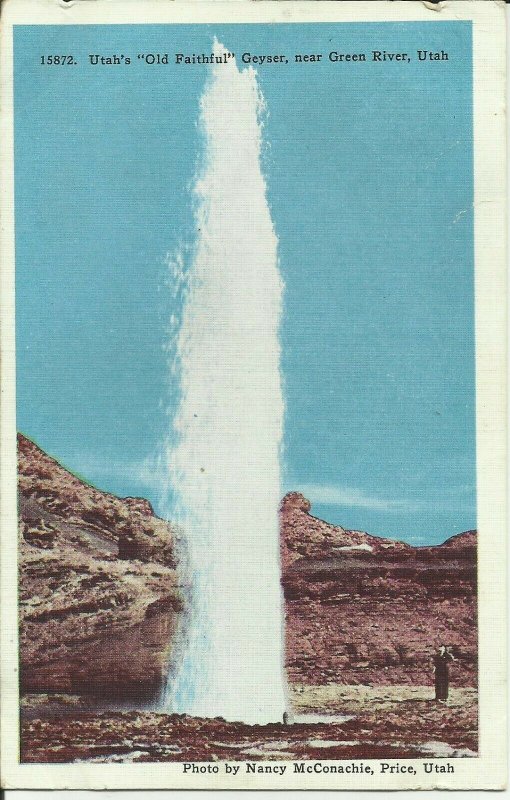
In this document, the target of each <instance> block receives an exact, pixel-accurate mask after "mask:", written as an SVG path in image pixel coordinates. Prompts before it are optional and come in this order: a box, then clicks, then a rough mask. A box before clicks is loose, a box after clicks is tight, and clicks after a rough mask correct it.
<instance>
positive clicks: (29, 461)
mask: <svg viewBox="0 0 510 800" xmlns="http://www.w3.org/2000/svg"><path fill="white" fill-rule="evenodd" d="M18 462H19V464H18V489H19V500H18V516H19V542H20V561H19V563H20V573H21V574H20V652H21V687H22V690H23V691H25V692H27V691H28V692H71V693H72V692H83V693H93V694H94V695H95V696H99V697H101V696H103V697H104V698H107V699H108V701H110V702H111V701H115V700H118V701H121V700H123V699H125V698H126V697H132V698H140V697H150V696H154V695H155V694H156V693H157V692H158V690H159V689H160V687H161V685H162V683H163V682H164V680H165V675H166V670H167V664H168V662H169V656H170V652H169V651H170V646H171V645H170V643H171V640H172V635H173V632H174V630H175V628H176V625H177V621H178V619H179V612H180V611H181V598H180V594H179V586H178V578H177V573H176V570H175V561H174V532H173V531H172V529H171V528H170V526H169V525H168V524H167V523H166V522H164V521H163V520H161V519H159V518H158V517H156V516H155V515H154V512H153V510H152V508H151V505H150V503H148V502H147V500H143V499H139V498H132V497H126V498H124V499H119V498H118V497H115V496H114V495H111V494H107V493H106V492H101V491H99V490H98V489H95V488H94V487H92V486H89V485H88V484H86V483H84V482H83V481H81V480H80V479H79V478H77V477H76V476H74V475H72V474H71V473H70V472H68V471H67V470H66V469H64V468H63V467H62V466H61V465H60V464H58V463H57V462H56V461H55V460H54V459H52V458H50V457H49V456H48V455H46V454H45V453H44V452H43V451H42V450H40V449H39V448H38V447H37V446H36V445H35V444H34V443H33V442H31V441H30V440H29V439H27V438H26V437H24V436H22V435H18Z"/></svg>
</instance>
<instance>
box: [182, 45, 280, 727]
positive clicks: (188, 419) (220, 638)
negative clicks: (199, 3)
mask: <svg viewBox="0 0 510 800" xmlns="http://www.w3.org/2000/svg"><path fill="white" fill-rule="evenodd" d="M214 52H215V54H216V55H222V54H224V53H226V52H227V51H226V50H225V49H224V48H223V46H222V45H220V44H218V43H217V42H215V45H214ZM226 60H227V63H221V64H214V65H213V66H212V67H211V74H210V76H209V81H208V83H207V85H206V88H205V91H204V93H203V96H202V99H201V117H200V118H201V126H202V129H203V132H204V140H205V161H204V168H203V171H202V174H201V176H200V178H199V179H197V181H196V184H195V195H196V200H197V211H196V227H197V241H196V246H195V250H194V256H193V261H192V265H191V267H190V271H189V275H188V286H187V292H186V298H185V302H184V307H183V310H182V317H181V325H180V330H179V333H178V336H177V354H178V359H179V374H180V390H181V396H180V405H179V408H178V411H177V414H176V417H175V419H174V428H175V435H176V437H177V444H176V445H175V446H174V447H173V448H171V450H170V452H169V457H168V470H169V475H170V479H171V481H172V483H173V489H174V492H175V495H176V497H177V512H176V514H177V518H178V520H179V522H180V524H181V527H182V529H183V531H184V534H185V536H186V540H187V551H188V559H189V572H190V575H189V578H190V584H191V587H192V592H191V603H190V616H189V619H188V621H187V625H186V639H185V641H184V645H183V654H182V659H181V660H180V663H179V665H178V668H177V673H176V674H174V676H173V677H172V679H171V683H170V684H169V687H168V695H169V697H170V705H171V708H172V709H173V710H175V711H180V712H187V713H191V714H195V715H199V716H208V717H213V716H222V717H224V718H226V719H231V720H242V721H245V722H248V723H265V722H270V721H276V720H280V719H281V718H282V714H283V711H284V709H285V682H284V676H283V618H282V596H281V587H280V561H279V534H278V505H279V501H280V497H281V490H280V446H281V437H282V427H283V411H284V408H283V398H282V386H281V376H280V343H279V322H280V313H281V296H282V282H281V278H280V274H279V270H278V257H277V237H276V235H275V231H274V228H273V224H272V221H271V216H270V212H269V207H268V203H267V199H266V186H265V182H264V177H263V175H262V171H261V164H260V157H261V140H262V137H261V121H260V114H261V112H262V111H263V100H262V96H261V93H260V90H259V87H258V84H257V76H256V73H255V71H254V70H253V69H252V68H249V69H244V70H240V69H238V67H237V65H236V63H235V60H234V59H233V58H227V59H226Z"/></svg>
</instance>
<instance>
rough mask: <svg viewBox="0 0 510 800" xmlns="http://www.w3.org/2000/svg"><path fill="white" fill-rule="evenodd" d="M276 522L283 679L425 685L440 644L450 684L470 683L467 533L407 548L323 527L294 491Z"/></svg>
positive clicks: (471, 554) (472, 628) (472, 567)
mask: <svg viewBox="0 0 510 800" xmlns="http://www.w3.org/2000/svg"><path fill="white" fill-rule="evenodd" d="M280 518H281V548H282V562H283V578H282V580H283V587H284V594H285V600H286V636H287V642H286V647H287V672H288V675H289V678H290V680H291V682H293V683H296V684H327V683H343V684H373V685H377V684H411V683H414V684H418V685H426V684H430V682H431V680H432V667H431V659H432V656H433V653H434V650H435V649H436V648H437V647H438V646H439V645H441V644H447V645H451V646H452V651H453V653H454V655H455V657H456V659H457V661H456V663H455V665H454V666H453V667H452V669H451V681H452V683H453V684H454V685H455V684H456V685H459V686H475V685H476V680H477V672H476V662H477V658H476V652H477V627H476V531H467V532H465V533H460V534H458V535H456V536H453V537H451V538H450V539H448V540H447V541H446V542H444V544H442V545H438V546H434V547H412V546H410V545H408V544H405V543H404V542H397V541H393V540H390V539H384V538H381V537H377V536H370V535H369V534H367V533H363V532H361V531H350V530H345V529H344V528H341V527H338V526H334V525H329V524H328V523H326V522H324V521H323V520H320V519H317V518H316V517H313V516H312V515H311V514H310V503H309V502H308V500H306V498H304V497H303V496H302V495H300V494H298V493H296V492H291V493H289V494H288V495H286V497H285V498H284V499H283V501H282V505H281V510H280Z"/></svg>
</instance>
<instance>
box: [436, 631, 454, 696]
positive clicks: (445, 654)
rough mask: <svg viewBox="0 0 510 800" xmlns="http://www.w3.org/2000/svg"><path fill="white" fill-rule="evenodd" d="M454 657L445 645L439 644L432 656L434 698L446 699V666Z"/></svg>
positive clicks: (447, 680)
mask: <svg viewBox="0 0 510 800" xmlns="http://www.w3.org/2000/svg"><path fill="white" fill-rule="evenodd" d="M454 660H455V659H454V657H453V656H452V654H451V653H450V651H449V650H448V648H447V647H445V645H444V644H443V645H441V647H440V648H439V650H438V651H437V653H436V655H435V656H434V682H435V686H436V700H440V701H443V702H444V701H446V700H448V683H449V675H448V667H449V663H450V661H454Z"/></svg>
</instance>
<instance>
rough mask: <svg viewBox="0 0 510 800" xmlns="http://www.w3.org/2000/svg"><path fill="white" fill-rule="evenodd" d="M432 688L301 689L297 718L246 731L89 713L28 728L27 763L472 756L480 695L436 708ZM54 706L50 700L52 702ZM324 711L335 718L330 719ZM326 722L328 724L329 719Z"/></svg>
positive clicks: (457, 697)
mask: <svg viewBox="0 0 510 800" xmlns="http://www.w3.org/2000/svg"><path fill="white" fill-rule="evenodd" d="M432 697H433V692H431V689H430V687H407V686H403V687H393V688H392V689H391V690H388V689H387V688H386V687H378V688H377V689H368V688H367V687H357V686H355V687H353V686H350V687H347V686H338V685H331V686H327V687H324V686H317V687H309V686H298V687H295V688H294V692H293V700H294V708H295V717H294V719H295V721H294V722H293V723H292V724H289V725H283V724H281V723H277V724H271V725H263V726H258V725H254V726H249V725H243V724H242V723H231V722H230V723H229V722H225V721H224V720H221V719H213V720H205V719H197V718H193V717H188V716H184V715H182V716H180V715H169V714H158V713H154V712H140V711H124V712H113V711H110V712H101V713H97V712H95V713H93V712H85V711H71V712H69V713H67V714H64V715H62V714H61V713H60V712H58V711H55V712H53V713H52V712H51V710H49V709H48V708H47V709H46V712H45V713H46V716H42V715H40V716H39V717H37V718H32V719H30V716H31V715H30V714H27V716H26V718H25V719H24V722H23V734H22V742H23V747H22V760H23V761H25V762H34V763H37V762H54V763H65V762H70V761H93V762H99V763H101V762H103V763H112V762H130V763H133V762H142V761H216V760H226V761H234V760H243V761H262V760H271V761H275V760H276V761H281V760H298V759H318V760H324V759H353V758H354V759H368V758H383V759H396V758H431V757H439V758H441V757H442V758H447V757H450V758H451V757H473V756H476V752H477V706H476V692H475V690H473V689H471V690H469V689H454V690H453V691H452V693H451V698H450V700H449V701H448V703H447V704H442V703H439V704H438V703H435V702H434V700H433V699H431V698H432ZM50 705H51V703H50ZM325 709H326V710H327V711H328V715H325ZM326 720H328V721H326Z"/></svg>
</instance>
